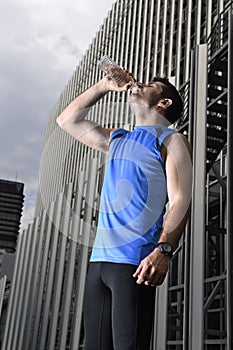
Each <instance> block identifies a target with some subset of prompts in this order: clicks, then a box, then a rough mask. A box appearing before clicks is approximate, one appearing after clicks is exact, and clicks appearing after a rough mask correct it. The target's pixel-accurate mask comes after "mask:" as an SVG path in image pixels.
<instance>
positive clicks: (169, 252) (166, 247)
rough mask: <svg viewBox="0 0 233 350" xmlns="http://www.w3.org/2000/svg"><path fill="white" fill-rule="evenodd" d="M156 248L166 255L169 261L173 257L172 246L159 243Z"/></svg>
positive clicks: (166, 243)
mask: <svg viewBox="0 0 233 350" xmlns="http://www.w3.org/2000/svg"><path fill="white" fill-rule="evenodd" d="M157 247H158V248H159V249H160V250H161V252H162V253H163V254H164V255H166V256H169V258H170V259H171V258H172V256H173V248H172V245H171V244H170V243H168V242H159V243H158V244H157Z"/></svg>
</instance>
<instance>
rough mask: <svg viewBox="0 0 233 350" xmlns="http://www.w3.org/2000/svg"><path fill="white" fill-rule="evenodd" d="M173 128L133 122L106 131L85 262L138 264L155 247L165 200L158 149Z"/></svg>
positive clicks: (161, 163) (162, 169) (163, 179)
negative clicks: (101, 177) (106, 148)
mask: <svg viewBox="0 0 233 350" xmlns="http://www.w3.org/2000/svg"><path fill="white" fill-rule="evenodd" d="M175 132H176V131H175V130H172V129H169V128H167V127H164V126H136V127H135V128H134V130H133V131H131V132H130V131H128V130H124V129H118V130H116V131H114V132H113V133H112V134H111V137H110V146H109V158H108V162H107V164H106V170H105V177H104V183H103V188H102V193H101V201H100V211H99V219H98V227H97V232H96V238H95V243H94V247H93V250H92V255H91V259H90V260H91V262H96V261H102V262H116V263H127V264H133V265H139V264H140V262H141V260H142V259H144V258H145V257H146V256H147V255H148V254H150V253H151V252H152V250H154V248H155V247H156V244H157V241H158V239H159V236H160V233H161V230H162V225H163V216H164V213H165V204H166V202H167V184H166V174H165V169H164V164H163V160H162V158H161V154H160V149H161V146H162V143H163V141H164V139H165V138H166V137H167V136H169V135H171V134H173V133H175Z"/></svg>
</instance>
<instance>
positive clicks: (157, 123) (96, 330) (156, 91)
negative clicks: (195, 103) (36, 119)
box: [57, 71, 192, 350]
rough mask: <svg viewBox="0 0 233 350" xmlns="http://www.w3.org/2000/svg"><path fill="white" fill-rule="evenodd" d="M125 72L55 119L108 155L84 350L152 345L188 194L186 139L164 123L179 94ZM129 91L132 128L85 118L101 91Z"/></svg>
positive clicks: (140, 349)
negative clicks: (159, 292)
mask: <svg viewBox="0 0 233 350" xmlns="http://www.w3.org/2000/svg"><path fill="white" fill-rule="evenodd" d="M126 74H127V75H128V78H127V79H126V81H125V82H120V83H117V82H116V81H114V80H113V79H112V78H111V77H110V76H108V75H106V76H105V77H104V78H103V79H101V80H100V81H99V82H97V83H96V84H95V85H93V86H91V87H90V88H89V89H87V90H86V91H84V92H83V93H82V94H80V95H79V96H78V97H76V98H75V99H74V100H73V101H72V102H71V103H70V104H69V105H68V107H67V108H66V109H65V110H64V111H63V112H62V113H61V115H60V116H59V117H58V118H57V123H58V124H59V125H60V127H61V128H63V129H64V130H65V131H67V132H68V133H69V134H70V135H72V136H73V137H75V138H76V139H77V140H79V141H80V142H82V143H84V144H85V145H88V146H90V147H93V148H95V149H97V150H99V151H101V152H105V153H109V159H108V163H107V166H106V171H105V179H104V184H103V189H102V194H101V204H100V214H99V220H98V228H97V234H96V240H95V244H94V247H93V251H92V256H91V263H90V269H89V273H88V278H87V283H86V293H85V301H84V325H85V350H112V349H114V350H136V349H137V350H148V349H149V344H150V336H151V329H152V322H153V309H154V299H155V288H154V287H155V286H157V285H160V284H161V283H162V282H163V281H164V279H165V276H166V273H167V270H168V264H169V259H170V258H171V257H172V254H173V252H174V250H175V249H176V247H177V245H178V242H179V239H180V236H181V234H182V231H183V229H184V227H185V223H186V220H187V217H188V209H189V204H190V198H191V182H192V180H191V177H192V166H191V157H190V153H191V151H190V145H189V143H188V141H187V139H186V137H185V136H184V135H181V134H179V133H177V132H176V131H175V130H172V129H170V128H168V126H169V125H170V124H171V123H174V122H175V121H176V120H177V119H178V118H179V117H180V114H181V112H182V101H181V98H180V96H179V94H178V92H177V91H176V89H175V87H174V86H173V85H172V84H170V82H169V81H168V80H167V79H165V78H155V79H154V81H153V82H151V83H149V84H142V83H139V82H136V81H135V79H134V78H133V76H132V74H130V73H129V72H127V71H126ZM129 89H130V92H131V93H130V95H129V98H128V102H129V104H130V107H131V109H132V111H133V113H134V115H135V118H136V126H135V128H134V130H133V131H132V132H130V131H127V130H124V129H107V128H103V127H101V126H100V125H98V124H96V123H94V122H92V121H90V120H86V119H85V117H86V115H87V112H88V110H89V109H90V107H91V106H93V105H94V104H95V103H96V102H97V101H99V100H100V99H101V98H102V97H103V96H104V95H105V94H106V93H108V92H109V91H116V92H123V91H126V90H129ZM167 200H168V202H169V209H168V211H167V214H166V218H165V220H164V218H163V217H164V213H165V205H166V202H167ZM163 221H164V222H163Z"/></svg>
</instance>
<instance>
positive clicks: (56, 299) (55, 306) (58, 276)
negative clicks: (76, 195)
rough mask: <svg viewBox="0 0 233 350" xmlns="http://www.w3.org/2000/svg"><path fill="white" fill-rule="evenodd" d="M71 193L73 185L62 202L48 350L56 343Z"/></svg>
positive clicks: (68, 187)
mask: <svg viewBox="0 0 233 350" xmlns="http://www.w3.org/2000/svg"><path fill="white" fill-rule="evenodd" d="M72 193H73V185H72V184H68V186H67V189H66V191H65V196H64V197H65V198H64V200H63V208H62V209H63V215H62V222H61V225H60V227H61V229H60V233H59V234H60V240H59V246H58V249H57V266H56V271H55V279H54V283H53V300H51V308H50V317H51V321H50V329H49V333H48V346H47V348H48V349H51V350H54V348H55V341H56V332H57V327H58V314H59V309H60V303H61V292H62V281H63V278H64V266H65V254H66V244H67V237H68V234H69V233H68V232H69V223H70V212H71V198H72Z"/></svg>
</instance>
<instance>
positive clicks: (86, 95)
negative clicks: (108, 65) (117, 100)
mask: <svg viewBox="0 0 233 350" xmlns="http://www.w3.org/2000/svg"><path fill="white" fill-rule="evenodd" d="M128 74H129V78H130V79H131V74H130V73H128ZM131 85H132V83H131V82H129V83H124V82H123V83H116V82H115V81H114V80H112V79H111V78H110V77H109V76H105V77H104V78H103V79H101V80H100V81H98V82H97V83H96V84H94V85H92V86H91V87H90V88H88V89H87V90H85V91H84V92H83V93H81V94H80V95H79V96H77V97H76V98H75V99H74V100H73V101H72V102H71V103H70V104H69V105H68V106H67V107H66V108H65V109H64V111H63V112H62V113H61V114H60V115H59V116H58V117H57V123H58V125H59V126H60V127H61V128H62V129H63V130H65V131H66V132H68V133H69V134H70V135H71V136H73V137H74V138H75V139H77V140H79V141H80V142H82V143H84V144H85V145H87V146H90V147H93V148H95V149H98V150H100V151H102V152H104V153H106V152H108V144H109V136H110V133H111V131H112V129H106V128H103V127H101V126H100V125H99V124H97V123H95V122H93V121H90V120H86V119H85V117H86V115H87V113H88V111H89V109H90V108H91V107H92V106H93V105H94V104H95V103H96V102H98V101H99V100H100V99H101V98H102V97H104V95H105V94H106V93H108V92H109V91H117V92H121V91H126V90H128V89H129V88H130V86H131Z"/></svg>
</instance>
